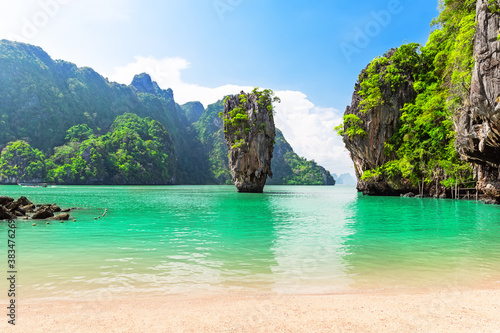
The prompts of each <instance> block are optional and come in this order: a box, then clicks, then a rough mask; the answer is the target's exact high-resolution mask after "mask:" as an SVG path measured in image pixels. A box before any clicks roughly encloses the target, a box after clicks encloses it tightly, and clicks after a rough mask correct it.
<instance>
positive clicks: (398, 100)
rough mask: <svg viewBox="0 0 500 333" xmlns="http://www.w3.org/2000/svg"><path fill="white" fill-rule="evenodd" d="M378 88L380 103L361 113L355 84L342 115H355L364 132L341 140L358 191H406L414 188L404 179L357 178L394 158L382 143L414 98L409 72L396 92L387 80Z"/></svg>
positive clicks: (389, 56) (398, 122)
mask: <svg viewBox="0 0 500 333" xmlns="http://www.w3.org/2000/svg"><path fill="white" fill-rule="evenodd" d="M394 52H396V49H392V50H390V51H389V52H388V53H387V54H386V55H385V57H387V58H388V59H390V58H391V57H392V56H393V55H394ZM367 69H368V66H367V67H366V68H365V69H364V70H363V71H362V72H361V74H360V79H363V78H364V76H365V72H366V71H367ZM380 90H381V93H382V95H383V101H384V102H383V103H382V105H380V106H376V107H373V108H371V109H369V110H367V111H366V112H363V111H362V106H361V105H360V102H361V101H362V100H363V98H362V97H361V96H360V94H359V92H360V91H361V83H360V82H357V83H356V86H355V90H354V93H353V95H352V102H351V105H350V106H347V108H346V111H345V113H344V114H345V115H349V114H354V115H356V116H357V117H359V118H360V120H361V121H362V123H360V125H359V126H360V127H361V128H362V129H363V130H364V132H366V135H354V136H349V135H347V134H344V136H343V138H344V143H345V146H346V148H347V150H348V151H349V152H350V155H351V159H352V161H353V162H354V170H355V172H356V177H357V178H358V183H357V189H358V191H360V192H363V193H364V194H370V195H399V194H404V193H408V192H410V191H412V190H414V189H413V188H412V186H411V184H409V183H407V182H403V181H401V182H394V181H391V182H389V181H387V180H385V179H383V178H381V177H379V178H372V179H370V180H368V181H363V180H361V176H363V173H364V172H365V171H367V170H373V169H376V168H377V167H379V166H382V165H384V164H385V163H387V162H388V161H391V160H393V159H394V156H391V155H387V154H386V153H385V151H384V143H385V142H387V141H389V139H391V138H392V136H393V135H394V133H395V132H396V130H397V129H398V125H399V124H400V118H401V114H402V112H401V109H402V108H403V106H404V105H405V104H406V103H408V102H410V101H412V100H413V99H415V97H416V93H415V90H414V89H413V78H412V75H411V73H408V74H407V75H405V80H403V81H402V83H401V85H400V87H399V88H398V89H397V90H396V91H393V89H392V87H391V84H390V83H382V84H381V89H380Z"/></svg>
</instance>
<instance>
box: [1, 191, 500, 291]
mask: <svg viewBox="0 0 500 333" xmlns="http://www.w3.org/2000/svg"><path fill="white" fill-rule="evenodd" d="M0 195H8V196H12V197H16V198H18V197H19V196H21V195H26V196H27V197H28V198H29V199H30V200H32V201H33V202H35V203H52V202H54V203H57V204H58V205H60V206H61V207H79V209H78V210H74V211H73V212H72V219H76V220H77V222H73V221H68V222H65V223H59V222H51V223H50V224H48V225H47V224H45V222H37V225H36V226H32V223H33V221H18V222H17V234H16V236H17V237H16V246H17V270H18V272H19V273H18V283H19V286H18V291H19V294H18V295H19V297H21V298H24V299H32V298H46V297H51V298H52V297H54V298H71V299H73V298H74V299H82V298H83V299H84V298H86V297H89V298H90V297H96V295H98V296H99V297H114V296H120V295H132V296H133V295H138V294H140V295H165V294H175V293H193V292H194V293H196V292H199V293H213V292H215V293H217V292H232V291H237V292H239V291H243V292H245V291H252V292H253V291H255V292H266V293H267V292H271V293H294V294H300V293H308V294H315V293H348V292H357V291H372V290H399V289H405V290H407V289H422V288H443V287H481V286H483V285H489V286H491V285H492V284H494V285H500V207H499V206H488V205H484V204H482V203H476V202H474V201H452V200H436V199H415V198H391V197H364V196H362V195H359V194H358V193H356V191H355V189H354V188H353V187H303V186H298V187H292V186H267V187H266V188H265V193H264V194H239V193H237V192H236V189H235V188H234V187H232V186H170V187H152V186H141V187H131V186H130V187H127V186H99V187H96V186H94V187H91V186H88V187H87V186H56V187H49V188H22V187H20V186H0ZM105 208H106V209H107V215H106V216H105V217H103V218H100V219H97V220H94V218H95V217H97V216H99V215H102V214H103V212H104V209H105ZM7 232H8V226H7V224H6V223H0V245H1V248H2V249H1V251H0V255H1V257H2V258H4V259H5V260H3V261H5V262H6V260H7ZM4 267H5V271H6V270H7V269H6V268H7V267H6V264H5V265H4ZM2 286H4V287H3V288H2V290H7V289H6V288H7V286H6V282H5V281H3V282H2Z"/></svg>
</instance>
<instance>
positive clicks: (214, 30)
mask: <svg viewBox="0 0 500 333" xmlns="http://www.w3.org/2000/svg"><path fill="white" fill-rule="evenodd" d="M437 7H438V3H437V1H436V0H421V1H418V2H417V1H411V0H384V1H367V0H357V1H333V0H331V1H324V0H316V1H297V0H289V1H272V0H163V1H160V0H143V1H138V0H87V1H84V0H23V1H18V2H13V1H10V0H0V38H5V39H11V40H18V41H23V42H28V43H31V44H35V45H38V46H41V47H42V48H44V49H45V50H46V51H47V52H48V53H49V54H50V55H51V56H52V57H53V58H56V59H64V60H67V61H71V62H74V63H76V64H77V65H78V66H90V67H92V68H94V69H95V70H96V71H98V72H99V73H100V74H102V75H104V76H106V77H109V78H110V79H111V80H116V81H120V82H122V83H127V84H128V83H130V81H131V79H132V77H133V75H134V74H137V73H139V72H143V71H146V72H148V73H150V74H151V75H152V76H153V79H155V80H157V81H158V82H159V84H160V86H161V87H162V88H165V89H166V88H169V87H171V88H172V89H173V90H174V96H175V98H176V100H177V101H178V102H179V103H185V102H187V101H189V100H200V101H202V103H203V104H204V105H205V106H206V105H207V104H208V103H212V102H215V101H216V100H217V99H220V98H222V97H223V95H224V94H230V93H237V92H239V90H241V89H242V88H245V89H247V88H249V87H254V86H259V87H265V88H271V89H273V90H274V91H276V92H278V95H280V97H282V100H283V102H282V103H281V104H280V105H278V109H277V110H278V117H277V125H278V127H281V128H282V130H283V132H284V134H285V137H286V138H287V140H288V141H289V142H290V143H291V144H292V146H293V147H294V148H295V150H296V151H297V153H299V154H300V155H302V156H305V157H307V158H309V159H315V160H316V161H317V162H319V163H320V164H322V165H324V166H325V167H326V168H327V169H328V170H330V171H331V172H336V173H343V172H351V173H352V168H351V161H350V160H349V158H348V153H347V152H346V151H345V149H344V148H343V145H342V143H341V141H340V139H339V138H338V137H336V135H335V133H334V132H333V130H332V129H333V127H334V126H335V125H337V124H338V123H339V122H340V119H341V116H342V113H343V111H344V110H345V107H346V105H348V104H350V100H351V95H352V91H353V87H354V84H355V82H356V79H357V76H358V74H359V72H360V70H361V69H363V68H364V67H365V66H366V65H367V63H368V62H370V61H371V59H373V58H374V57H376V56H378V55H381V54H383V53H384V52H385V51H387V50H388V49H390V48H391V47H397V46H399V45H401V44H402V43H405V42H418V43H422V44H425V42H426V40H427V37H428V35H429V32H430V22H431V20H432V19H433V18H434V17H436V16H437V15H438V10H437Z"/></svg>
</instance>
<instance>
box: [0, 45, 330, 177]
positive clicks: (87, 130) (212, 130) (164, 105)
mask: <svg viewBox="0 0 500 333" xmlns="http://www.w3.org/2000/svg"><path fill="white" fill-rule="evenodd" d="M221 97H222V96H221ZM221 110H222V102H221V101H219V102H217V103H215V104H212V105H209V106H208V107H207V108H206V109H205V108H204V107H203V105H202V104H201V103H199V102H190V103H186V104H184V105H182V106H181V105H179V104H177V103H176V102H175V100H174V94H173V91H172V90H171V89H166V90H164V89H161V88H160V87H159V86H158V84H157V83H156V82H154V81H152V80H151V77H150V76H149V75H148V74H145V73H143V74H139V75H136V76H135V77H134V79H133V81H132V83H131V85H123V84H118V83H115V82H110V81H108V80H107V79H105V78H104V77H102V76H101V75H99V74H98V73H96V72H95V71H94V70H92V69H91V68H87V67H83V68H79V67H77V66H76V65H74V64H72V63H68V62H65V61H62V60H52V59H51V58H50V56H49V55H48V54H47V53H45V52H44V51H43V50H42V49H41V48H39V47H36V46H32V45H28V44H22V43H16V42H10V41H7V40H1V41H0V150H1V151H2V152H1V155H0V183H12V182H15V181H30V180H36V181H40V180H44V181H49V182H56V183H64V184H229V183H230V182H231V177H230V175H229V169H228V166H227V147H226V146H225V142H224V140H223V133H222V131H221V130H222V122H221V120H220V119H219V117H218V114H219V112H220V111H221ZM277 134H278V136H277V139H276V148H275V156H274V158H273V171H274V174H275V175H276V176H275V178H274V179H270V180H269V181H268V183H272V184H325V185H326V184H328V185H331V184H334V180H333V178H332V177H331V175H330V173H329V172H328V171H326V170H325V169H324V168H323V167H321V166H319V165H317V164H316V163H315V162H314V161H307V160H305V159H302V158H300V157H298V156H297V155H296V154H295V153H294V152H293V149H292V148H291V147H290V145H289V144H288V143H287V142H286V140H285V139H284V137H283V135H282V134H281V132H279V131H277Z"/></svg>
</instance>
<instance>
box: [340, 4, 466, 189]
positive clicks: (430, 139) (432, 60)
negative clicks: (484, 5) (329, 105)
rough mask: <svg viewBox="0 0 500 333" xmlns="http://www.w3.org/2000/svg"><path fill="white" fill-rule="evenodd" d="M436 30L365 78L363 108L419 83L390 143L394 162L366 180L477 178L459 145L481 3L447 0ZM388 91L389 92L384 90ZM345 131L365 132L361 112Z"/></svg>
mask: <svg viewBox="0 0 500 333" xmlns="http://www.w3.org/2000/svg"><path fill="white" fill-rule="evenodd" d="M433 25H434V26H435V29H434V30H433V32H432V33H431V35H430V37H429V41H428V43H427V44H426V45H425V46H423V47H422V46H419V45H418V44H415V43H411V44H406V45H402V46H400V47H399V48H398V49H397V50H396V51H395V52H394V54H393V55H392V56H391V57H390V58H387V57H385V56H384V57H379V58H376V59H374V60H373V61H372V62H371V64H370V65H369V66H368V67H367V69H366V70H365V71H363V72H362V74H361V75H360V77H359V85H360V90H359V95H360V96H361V97H362V100H361V102H360V103H359V107H360V112H361V113H366V112H367V111H368V110H370V109H373V108H375V107H378V106H381V105H383V104H384V103H386V100H385V99H384V97H385V96H387V95H390V93H387V91H388V90H389V87H390V89H392V91H393V92H395V93H396V94H397V91H398V88H399V86H400V84H401V83H402V82H403V81H408V82H412V83H413V89H414V90H415V93H416V98H414V99H412V100H411V101H410V102H408V103H406V104H405V106H404V107H403V109H402V110H401V111H402V115H401V119H400V122H399V127H398V128H397V129H396V131H395V134H394V135H393V137H392V138H391V139H390V140H388V141H387V142H385V153H386V155H387V156H390V161H389V162H387V163H385V164H384V165H381V166H379V167H378V168H376V169H374V170H366V171H365V172H364V174H363V175H362V180H369V179H370V178H378V179H380V177H382V178H384V179H386V180H388V181H389V182H390V183H391V182H392V184H394V183H398V182H400V181H401V180H410V181H411V183H412V184H414V185H416V184H418V183H419V182H421V181H422V179H424V181H425V182H426V183H431V182H432V183H434V182H436V181H439V182H441V184H443V185H445V186H450V185H452V184H455V182H459V183H461V182H465V181H468V180H470V179H471V177H472V170H471V169H470V166H469V164H468V163H465V162H463V161H461V160H460V158H459V155H458V153H457V151H456V149H455V146H454V142H455V133H454V126H453V117H454V110H456V109H457V108H458V107H460V106H461V105H463V103H464V100H465V99H466V96H467V92H468V89H469V86H470V82H471V74H472V69H473V65H474V62H473V54H472V51H473V50H472V49H473V37H474V33H475V1H457V0H455V1H451V0H447V1H444V2H442V8H441V13H440V16H439V17H438V18H437V19H436V20H435V21H434V22H433ZM384 92H385V94H384ZM336 130H337V131H338V133H339V134H340V135H344V136H345V135H347V136H349V137H354V136H363V135H365V133H366V131H365V130H366V128H365V127H364V126H363V121H362V120H361V119H360V118H359V117H357V116H356V115H352V114H348V115H346V116H344V124H341V125H340V126H338V127H336Z"/></svg>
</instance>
